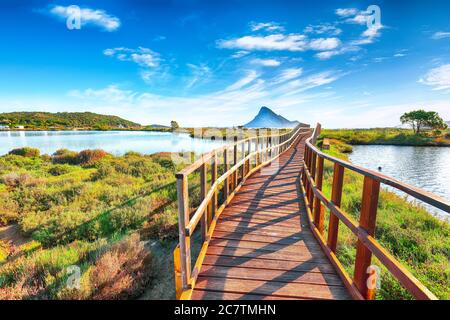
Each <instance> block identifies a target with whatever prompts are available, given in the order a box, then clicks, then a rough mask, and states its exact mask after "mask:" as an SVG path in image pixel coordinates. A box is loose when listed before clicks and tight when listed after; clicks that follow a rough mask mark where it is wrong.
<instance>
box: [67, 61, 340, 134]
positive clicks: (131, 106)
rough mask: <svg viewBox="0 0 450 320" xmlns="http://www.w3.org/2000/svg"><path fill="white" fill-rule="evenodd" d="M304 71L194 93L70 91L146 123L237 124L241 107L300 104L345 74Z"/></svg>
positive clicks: (79, 99) (79, 100)
mask: <svg viewBox="0 0 450 320" xmlns="http://www.w3.org/2000/svg"><path fill="white" fill-rule="evenodd" d="M302 73H303V70H302V69H301V68H290V69H284V70H283V71H282V72H281V73H279V74H276V75H273V77H272V78H267V79H264V80H263V79H261V78H260V76H261V74H259V73H257V72H256V71H254V70H248V71H247V72H246V73H245V74H244V75H243V76H241V78H239V79H237V80H236V81H235V82H234V83H232V84H231V85H228V86H227V87H225V88H224V89H220V90H215V91H212V92H210V93H204V94H200V95H195V96H192V95H191V96H177V95H175V96H174V95H171V96H165V95H160V94H155V93H151V92H140V93H139V92H135V91H131V90H125V89H121V88H120V87H118V86H117V85H111V86H108V87H106V88H103V89H97V90H95V89H86V90H74V91H71V92H70V93H69V95H70V96H71V97H72V98H74V99H75V100H74V101H72V102H73V103H75V104H85V105H95V106H96V107H95V108H96V109H95V111H96V112H102V113H110V114H118V115H123V116H126V118H128V119H130V120H134V121H137V122H144V123H145V120H143V119H149V120H148V122H151V121H154V120H150V119H155V118H157V119H158V120H159V121H163V122H169V121H170V120H173V119H177V120H179V121H180V122H181V123H182V124H183V125H186V126H189V125H197V126H201V125H210V126H211V125H218V124H221V125H236V124H240V123H244V122H246V121H248V120H249V119H248V118H247V117H248V112H238V111H250V110H254V109H256V108H258V107H259V106H261V105H268V106H272V107H274V108H275V109H283V108H286V110H288V109H287V108H292V107H299V106H300V105H301V104H303V103H305V102H306V101H308V100H311V99H315V98H317V96H316V95H317V94H320V93H315V94H312V95H308V94H306V93H305V91H307V90H310V89H312V88H318V87H320V86H323V85H326V84H330V83H331V82H333V81H335V80H337V79H339V78H340V77H341V76H342V73H339V72H334V71H324V72H319V73H315V74H309V75H308V76H306V77H304V78H302ZM280 79H283V80H284V81H280ZM327 94H328V95H329V94H330V92H327ZM161 110H164V112H161ZM230 111H234V112H230ZM254 111H256V110H254ZM250 112H251V113H253V111H250Z"/></svg>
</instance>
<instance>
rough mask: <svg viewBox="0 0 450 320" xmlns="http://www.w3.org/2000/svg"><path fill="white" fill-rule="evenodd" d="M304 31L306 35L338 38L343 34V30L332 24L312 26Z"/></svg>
mask: <svg viewBox="0 0 450 320" xmlns="http://www.w3.org/2000/svg"><path fill="white" fill-rule="evenodd" d="M303 31H304V32H305V33H313V34H328V35H332V36H337V35H340V34H341V33H342V29H340V28H338V27H336V26H334V25H332V24H329V23H322V24H318V25H312V24H310V25H309V26H307V27H306V28H305V29H304V30H303Z"/></svg>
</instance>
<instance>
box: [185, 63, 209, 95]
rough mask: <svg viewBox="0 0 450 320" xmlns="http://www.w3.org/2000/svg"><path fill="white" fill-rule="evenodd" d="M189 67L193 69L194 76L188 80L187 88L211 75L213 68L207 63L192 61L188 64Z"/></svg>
mask: <svg viewBox="0 0 450 320" xmlns="http://www.w3.org/2000/svg"><path fill="white" fill-rule="evenodd" d="M187 66H188V68H189V69H190V70H191V73H192V77H191V78H190V79H189V80H188V83H187V85H186V88H187V89H189V88H192V87H193V86H194V85H195V84H197V83H198V82H199V81H201V80H205V79H206V78H208V77H209V76H210V75H211V69H210V68H209V67H208V66H207V65H206V64H200V65H195V64H192V63H188V64H187Z"/></svg>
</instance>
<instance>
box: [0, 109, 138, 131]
mask: <svg viewBox="0 0 450 320" xmlns="http://www.w3.org/2000/svg"><path fill="white" fill-rule="evenodd" d="M0 124H6V125H9V126H10V127H11V128H15V127H16V126H19V125H20V126H24V127H25V128H26V129H33V130H34V129H37V130H41V129H49V128H52V129H67V128H87V129H100V130H106V129H111V128H119V127H120V128H140V127H141V126H140V124H138V123H134V122H131V121H128V120H125V119H122V118H120V117H117V116H109V115H102V114H96V113H92V112H57V113H50V112H11V113H0Z"/></svg>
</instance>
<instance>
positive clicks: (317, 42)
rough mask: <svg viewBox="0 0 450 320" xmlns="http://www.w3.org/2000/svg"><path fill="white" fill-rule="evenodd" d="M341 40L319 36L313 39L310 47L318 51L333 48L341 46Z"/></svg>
mask: <svg viewBox="0 0 450 320" xmlns="http://www.w3.org/2000/svg"><path fill="white" fill-rule="evenodd" d="M340 44H341V41H340V40H339V39H338V38H319V39H314V40H311V41H310V43H309V47H310V48H311V49H313V50H317V51H325V50H332V49H335V48H337V47H339V46H340Z"/></svg>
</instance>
